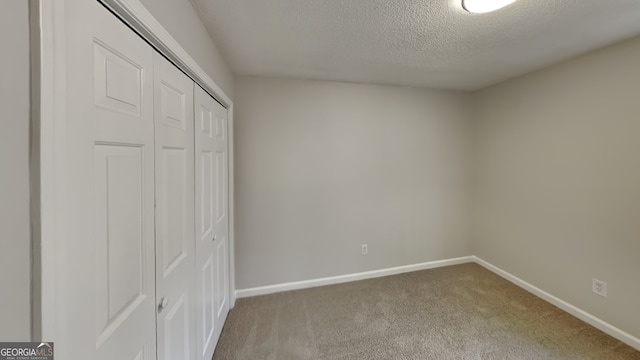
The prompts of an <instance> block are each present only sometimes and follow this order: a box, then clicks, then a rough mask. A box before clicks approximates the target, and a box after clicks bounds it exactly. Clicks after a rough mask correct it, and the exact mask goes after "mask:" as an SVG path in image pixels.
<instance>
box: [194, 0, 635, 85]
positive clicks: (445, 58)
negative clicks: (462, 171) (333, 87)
mask: <svg viewBox="0 0 640 360" xmlns="http://www.w3.org/2000/svg"><path fill="white" fill-rule="evenodd" d="M191 1H192V3H193V5H194V6H195V7H196V9H197V10H198V13H199V14H200V17H201V18H202V20H203V23H204V24H205V26H206V27H207V29H208V30H209V32H210V33H211V36H212V38H213V39H214V41H215V43H216V44H217V46H218V47H219V48H220V49H221V51H222V53H223V54H224V56H225V58H226V60H227V62H228V63H229V65H230V66H231V68H232V70H233V71H234V73H236V74H239V75H264V76H284V77H297V78H311V79H322V80H339V81H352V82H366V83H377V84H393V85H410V86H419V87H432V88H444V89H458V90H475V89H480V88H483V87H486V86H489V85H492V84H495V83H498V82H500V81H503V80H506V79H508V78H511V77H514V76H517V75H520V74H524V73H527V72H530V71H532V70H536V69H540V68H542V67H545V66H548V65H550V64H553V63H556V62H559V61H561V60H564V59H567V58H570V57H573V56H576V55H578V54H582V53H585V52H587V51H590V50H593V49H596V48H599V47H602V46H604V45H608V44H611V43H614V42H617V41H620V40H623V39H626V38H630V37H632V36H635V35H639V34H640V0H518V1H517V2H515V3H514V4H512V5H510V6H508V7H506V8H503V9H501V10H498V11H496V12H493V13H489V14H469V13H467V12H465V11H464V10H462V8H461V6H460V1H458V0H191Z"/></svg>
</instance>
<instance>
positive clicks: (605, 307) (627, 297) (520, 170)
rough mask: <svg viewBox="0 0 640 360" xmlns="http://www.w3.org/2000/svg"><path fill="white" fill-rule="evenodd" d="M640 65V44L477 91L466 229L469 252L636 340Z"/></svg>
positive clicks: (639, 322) (639, 318)
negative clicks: (598, 287)
mask: <svg viewBox="0 0 640 360" xmlns="http://www.w3.org/2000/svg"><path fill="white" fill-rule="evenodd" d="M639 62H640V37H638V38H635V39H631V40H627V41H624V42H622V43H619V44H616V45H613V46H610V47H607V48H605V49H601V50H598V51H595V52H593V53H590V54H587V55H584V56H581V57H578V58H575V59H573V60H569V61H566V62H563V63H561V64H558V65H554V66H551V67H549V68H546V69H543V70H539V71H536V72H534V73H530V74H528V75H525V76H522V77H520V78H517V79H513V80H509V81H507V82H504V83H501V84H498V85H495V86H492V87H490V88H487V89H485V90H482V91H479V92H476V93H474V94H473V106H474V116H475V119H474V122H475V124H474V130H473V131H474V135H473V136H474V145H473V146H474V149H473V153H474V157H473V163H474V165H473V169H474V170H473V175H472V176H473V188H472V199H473V200H472V201H473V204H472V209H473V210H472V228H471V233H472V234H473V236H474V238H473V251H474V254H476V255H477V256H479V257H480V258H482V259H484V260H486V261H488V262H490V263H492V264H494V265H496V266H498V267H500V268H502V269H504V270H505V271H508V272H509V273H511V274H514V275H515V276H518V277H519V278H521V279H523V280H524V281H527V282H529V283H530V284H533V285H535V286H536V287H538V288H539V289H543V290H544V291H545V292H546V293H548V294H553V296H554V297H557V298H559V299H562V300H563V301H566V302H567V303H569V304H573V305H574V306H575V307H577V308H580V309H583V310H584V311H585V312H587V313H589V314H593V316H595V317H597V318H599V319H603V320H604V321H606V322H607V323H610V324H612V325H613V326H615V327H617V328H619V329H622V330H623V331H625V332H627V333H629V334H632V335H633V336H635V337H636V338H639V337H640V312H638V311H637V304H638V303H640V282H638V281H637V274H640V261H638V254H640V242H638V241H637V239H638V236H640V225H639V223H638V221H637V216H636V215H637V214H638V213H640V190H639V188H638V186H637V184H638V183H640V158H639V157H638V156H637V154H638V153H640V143H639V142H638V136H637V135H638V134H639V133H640V122H638V121H637V119H638V114H640V101H639V100H640V98H639V96H638V94H640V72H639V71H638V70H637V64H638V63H639ZM592 278H598V279H601V280H603V281H606V282H607V283H608V287H609V295H608V297H607V298H603V297H600V296H598V295H596V294H594V293H593V292H592V290H591V280H592Z"/></svg>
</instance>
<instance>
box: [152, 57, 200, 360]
mask: <svg viewBox="0 0 640 360" xmlns="http://www.w3.org/2000/svg"><path fill="white" fill-rule="evenodd" d="M154 118H155V147H156V153H155V155H156V162H155V164H156V168H155V174H156V295H157V299H158V300H157V301H158V317H157V327H158V328H157V331H158V359H159V360H187V359H195V358H196V350H195V348H196V347H195V341H196V337H195V322H194V320H195V313H194V310H195V309H194V303H195V293H194V286H195V283H194V278H195V273H194V270H195V240H194V239H195V234H194V226H195V224H194V207H195V204H194V191H195V190H194V136H193V133H194V132H193V131H194V130H193V82H192V81H191V79H189V78H188V77H187V76H186V75H184V74H183V73H182V72H180V71H179V70H178V69H177V68H176V67H174V66H173V65H172V64H171V63H170V62H168V61H167V60H166V59H165V58H163V57H162V56H161V55H159V54H157V53H154Z"/></svg>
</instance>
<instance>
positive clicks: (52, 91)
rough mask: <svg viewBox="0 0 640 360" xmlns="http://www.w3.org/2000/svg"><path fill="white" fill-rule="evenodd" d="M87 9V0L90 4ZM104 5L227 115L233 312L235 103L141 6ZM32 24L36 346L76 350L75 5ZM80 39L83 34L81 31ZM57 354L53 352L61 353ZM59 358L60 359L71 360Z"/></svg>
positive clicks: (35, 16) (39, 15) (40, 7)
mask: <svg viewBox="0 0 640 360" xmlns="http://www.w3.org/2000/svg"><path fill="white" fill-rule="evenodd" d="M85 1H86V0H85ZM90 1H99V2H100V3H102V4H103V5H105V6H106V7H108V8H109V9H110V10H111V11H112V12H113V13H114V14H115V16H117V17H119V18H120V19H121V20H123V21H124V22H125V23H126V24H127V25H129V26H130V27H131V28H132V29H133V30H135V31H136V32H137V33H138V34H139V35H140V36H142V38H144V39H145V40H146V41H147V42H149V43H150V44H151V45H152V46H153V47H154V48H155V49H156V50H157V51H159V52H160V53H162V54H163V55H164V56H166V57H167V58H168V59H169V60H170V61H171V62H173V63H174V64H175V65H176V66H177V67H178V68H180V69H181V70H182V71H183V72H185V73H186V74H187V75H188V76H189V77H191V78H192V79H193V80H194V81H195V82H196V83H197V84H198V85H200V86H201V87H202V88H204V89H205V90H206V91H207V92H208V93H209V94H210V95H212V96H213V97H214V98H215V99H216V100H217V101H218V102H220V103H221V104H222V105H223V106H224V107H225V108H227V110H228V121H229V128H228V134H229V203H228V206H229V209H228V210H229V227H230V228H229V287H230V289H229V290H230V291H229V304H230V307H231V308H233V306H234V304H235V298H236V297H235V265H234V226H233V224H234V219H233V214H234V206H233V191H234V190H233V102H232V101H231V99H230V98H229V97H228V96H227V95H226V94H225V93H224V91H222V89H221V88H220V87H219V86H217V85H216V84H215V83H214V82H213V80H212V79H211V78H210V77H209V76H208V75H207V74H206V73H205V72H204V70H203V69H202V68H201V67H200V66H199V65H198V64H197V63H196V62H195V60H193V58H191V56H190V55H189V54H187V52H186V51H185V50H184V49H183V48H182V47H181V46H180V45H179V44H178V42H177V41H176V40H175V39H174V38H173V37H172V36H171V35H170V34H169V33H168V32H167V31H166V29H164V27H163V26H162V25H161V24H160V23H159V22H158V21H157V20H156V19H155V18H154V17H153V16H152V15H151V13H149V11H148V10H146V8H145V7H144V6H143V5H142V4H141V3H140V1H139V0H90ZM29 2H30V3H29V6H30V13H31V14H30V17H31V19H32V20H34V21H32V22H31V34H32V35H31V63H32V65H31V72H32V76H31V86H32V99H31V103H32V105H31V107H32V111H31V113H32V116H31V129H32V130H31V141H30V147H31V150H32V155H31V160H30V161H31V164H30V167H31V169H32V174H31V178H32V181H31V193H32V196H33V197H34V200H33V201H32V210H31V211H32V214H33V215H34V216H33V217H32V228H33V232H32V248H33V250H32V259H33V260H32V271H33V283H32V294H31V296H32V329H33V330H32V338H33V339H34V340H46V341H54V342H58V343H61V344H67V345H69V344H71V340H72V339H69V338H68V337H67V331H66V329H67V321H66V319H68V316H70V315H71V314H72V309H68V307H67V297H68V296H69V294H67V293H66V289H67V284H66V275H65V274H66V272H67V267H66V265H65V264H66V261H67V259H66V258H65V255H64V254H65V252H66V250H65V247H66V246H67V243H66V240H65V239H66V231H67V226H68V224H70V223H72V221H73V219H69V218H68V217H67V209H66V206H67V205H66V204H65V199H66V194H65V187H66V184H67V179H66V169H67V167H66V164H65V162H66V158H67V150H68V149H67V147H66V145H65V133H66V126H67V124H66V121H65V119H66V104H67V100H68V98H67V94H66V91H65V89H66V85H67V84H66V80H65V77H66V75H65V74H66V61H67V59H66V56H67V55H66V54H65V51H66V48H65V32H66V24H65V12H66V11H67V10H66V8H67V7H68V6H73V5H74V4H73V2H74V0H56V1H38V0H29ZM80 31H81V30H80ZM58 349H59V347H56V350H58ZM65 355H66V354H64V353H61V352H58V351H56V357H59V358H61V359H63V358H66V357H67V356H65Z"/></svg>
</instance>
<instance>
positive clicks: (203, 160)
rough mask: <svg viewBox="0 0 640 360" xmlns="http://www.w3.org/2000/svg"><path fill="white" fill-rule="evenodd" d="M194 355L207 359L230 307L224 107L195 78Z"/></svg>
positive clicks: (225, 119) (199, 359) (200, 359)
mask: <svg viewBox="0 0 640 360" xmlns="http://www.w3.org/2000/svg"><path fill="white" fill-rule="evenodd" d="M194 97H195V106H194V108H195V117H196V118H195V149H196V298H197V301H196V324H197V331H196V334H197V350H198V357H197V359H198V360H210V359H211V357H212V356H213V352H214V350H215V347H216V343H217V342H218V338H219V337H220V333H221V331H222V326H223V325H224V321H225V319H226V317H227V313H228V312H229V300H228V299H229V280H228V279H229V272H228V271H229V250H228V235H229V225H228V222H229V221H228V211H227V209H228V199H229V195H228V185H227V182H228V180H227V179H228V175H229V174H228V164H227V163H228V157H227V156H228V154H227V153H228V151H227V109H225V108H224V107H222V105H220V104H219V103H218V102H216V101H215V100H214V99H213V98H212V97H211V96H210V95H209V94H207V93H206V92H205V91H204V90H202V88H200V87H199V86H198V85H196V84H194Z"/></svg>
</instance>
